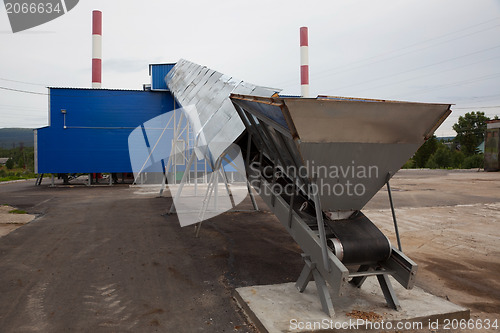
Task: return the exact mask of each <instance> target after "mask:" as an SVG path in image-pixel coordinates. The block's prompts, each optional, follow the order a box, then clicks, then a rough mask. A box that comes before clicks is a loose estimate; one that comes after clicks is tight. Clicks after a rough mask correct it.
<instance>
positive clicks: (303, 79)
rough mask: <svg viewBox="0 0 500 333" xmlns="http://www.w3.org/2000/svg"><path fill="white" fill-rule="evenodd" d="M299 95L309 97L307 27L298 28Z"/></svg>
mask: <svg viewBox="0 0 500 333" xmlns="http://www.w3.org/2000/svg"><path fill="white" fill-rule="evenodd" d="M300 94H301V96H302V97H309V38H308V31H307V27H301V28H300Z"/></svg>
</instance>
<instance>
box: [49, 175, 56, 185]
mask: <svg viewBox="0 0 500 333" xmlns="http://www.w3.org/2000/svg"><path fill="white" fill-rule="evenodd" d="M50 186H52V187H54V186H56V184H55V180H54V174H52V179H51V183H50Z"/></svg>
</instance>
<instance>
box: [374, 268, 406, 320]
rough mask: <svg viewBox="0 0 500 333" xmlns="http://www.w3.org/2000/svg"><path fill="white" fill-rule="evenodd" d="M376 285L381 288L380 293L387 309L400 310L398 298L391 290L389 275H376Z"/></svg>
mask: <svg viewBox="0 0 500 333" xmlns="http://www.w3.org/2000/svg"><path fill="white" fill-rule="evenodd" d="M377 279H378V283H379V284H380V288H382V292H383V293H384V297H385V301H386V302H387V305H389V307H391V308H393V309H394V310H396V311H399V310H401V305H399V301H398V297H397V296H396V293H395V292H394V289H393V288H392V284H391V280H389V275H387V274H382V275H377Z"/></svg>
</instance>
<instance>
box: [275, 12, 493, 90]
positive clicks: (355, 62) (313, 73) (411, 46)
mask: <svg viewBox="0 0 500 333" xmlns="http://www.w3.org/2000/svg"><path fill="white" fill-rule="evenodd" d="M498 20H499V18H498V17H497V18H494V19H491V20H488V21H485V22H482V23H478V24H475V25H471V26H468V27H465V28H462V29H460V30H457V31H454V32H450V33H446V34H443V35H441V36H438V37H434V38H431V39H427V40H424V41H421V42H417V43H414V44H411V45H408V46H405V47H403V48H400V49H396V50H393V51H388V52H383V53H380V54H378V55H374V56H371V57H368V58H365V59H360V60H357V61H354V62H352V63H350V64H347V65H342V66H338V67H334V68H331V69H327V70H325V71H321V72H318V71H314V70H313V71H312V72H311V77H312V78H316V79H317V78H321V77H323V76H324V75H323V76H321V74H325V73H327V72H331V71H335V70H337V69H343V68H345V66H352V65H355V64H358V63H363V62H366V61H369V60H371V59H376V58H380V57H382V56H385V55H388V54H392V53H396V52H400V51H402V50H406V49H409V48H413V47H414V46H417V45H421V44H425V43H428V42H430V41H434V40H437V39H441V38H443V37H446V36H450V35H454V34H457V33H459V32H462V31H465V30H469V29H472V28H475V27H478V26H481V25H485V24H488V23H491V22H494V21H498ZM497 26H498V25H495V26H493V27H489V28H486V29H483V30H480V31H476V32H473V33H470V34H467V35H464V36H460V37H456V38H453V39H450V40H446V41H444V42H441V43H438V44H433V45H431V46H427V47H424V48H421V49H418V50H416V51H419V50H423V49H427V48H430V47H433V46H436V45H441V44H443V43H448V42H450V41H454V40H456V39H460V38H464V37H468V36H470V35H473V34H477V33H480V32H483V31H486V30H490V29H493V28H495V27H497ZM416 51H412V52H416ZM408 53H411V52H406V53H403V54H400V55H396V56H394V57H389V58H385V59H381V60H378V61H375V62H369V63H367V64H364V65H360V66H357V67H354V68H348V69H344V70H341V71H338V72H334V73H332V74H338V73H342V72H345V71H349V70H353V69H357V68H360V67H364V66H367V65H371V64H374V63H378V62H382V61H386V60H390V59H393V58H397V57H400V56H402V55H406V54H408ZM317 73H319V76H318V75H317ZM328 75H330V74H328ZM328 75H327V76H328ZM291 82H292V80H286V81H281V82H279V84H276V86H283V87H287V86H290V85H291V84H292V83H291ZM281 83H282V84H281Z"/></svg>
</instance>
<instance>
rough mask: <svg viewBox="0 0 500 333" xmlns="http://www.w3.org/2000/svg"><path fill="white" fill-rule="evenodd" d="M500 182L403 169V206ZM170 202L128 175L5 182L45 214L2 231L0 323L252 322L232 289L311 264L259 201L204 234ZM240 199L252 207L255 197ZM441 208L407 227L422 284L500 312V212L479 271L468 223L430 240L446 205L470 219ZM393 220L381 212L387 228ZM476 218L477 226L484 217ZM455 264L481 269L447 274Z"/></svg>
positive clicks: (294, 273) (382, 202)
mask: <svg viewBox="0 0 500 333" xmlns="http://www.w3.org/2000/svg"><path fill="white" fill-rule="evenodd" d="M499 189H500V174H499V173H473V172H463V173H461V172H447V171H428V170H423V171H418V170H416V171H414V170H411V171H408V172H407V171H404V172H402V173H399V174H397V175H396V176H395V178H394V180H393V191H394V193H393V196H394V201H395V203H396V206H397V207H402V208H403V211H398V213H402V214H403V216H402V220H403V221H404V220H405V218H404V214H405V213H404V209H405V208H408V210H409V211H410V210H411V211H412V212H413V213H414V215H415V212H416V210H412V208H419V209H423V211H431V209H435V210H439V209H441V208H442V207H445V209H447V207H462V206H464V205H465V206H467V207H469V208H467V207H466V209H469V210H472V211H473V212H474V211H475V210H476V209H477V205H490V206H491V204H494V203H498V202H500V191H499ZM171 202H172V199H171V198H170V197H161V198H159V197H157V196H156V195H151V194H144V193H141V192H140V189H138V188H135V187H129V186H128V185H115V186H106V185H101V186H92V187H87V186H84V185H75V186H61V185H58V186H56V187H49V186H48V185H42V186H39V187H35V186H33V182H31V181H30V182H20V183H12V184H0V204H9V205H10V206H13V207H16V208H18V209H23V210H26V211H27V212H28V213H30V214H35V215H36V216H37V218H36V219H35V220H33V221H32V222H30V223H28V224H26V225H24V226H22V227H21V228H18V229H17V230H15V231H13V232H11V233H9V234H8V235H6V236H3V237H1V238H0V332H89V331H92V332H154V331H157V332H235V331H236V332H254V331H255V328H254V327H253V326H252V325H251V323H249V322H248V321H247V319H246V317H245V316H244V314H243V313H242V312H241V310H240V309H239V308H238V306H237V305H236V303H235V301H234V299H233V298H232V293H233V291H234V288H236V287H242V286H252V285H263V284H275V283H283V282H290V281H295V280H296V279H297V277H298V275H299V273H300V271H301V269H302V266H303V263H302V260H301V256H300V253H301V251H300V248H299V247H298V246H297V245H296V244H295V242H294V241H293V240H292V239H291V237H290V236H289V235H288V233H287V232H286V231H285V230H284V229H283V228H282V227H281V224H280V223H279V221H278V220H277V219H276V218H275V217H274V216H273V215H272V214H270V213H269V212H268V211H266V209H267V207H265V205H264V204H263V203H262V202H261V201H260V200H258V202H259V206H260V208H261V209H262V211H260V212H232V213H231V212H230V213H225V214H222V215H219V216H216V217H214V218H212V219H210V220H209V221H206V222H204V223H203V227H202V229H201V233H200V237H199V238H196V237H195V234H194V228H193V227H192V226H191V227H185V228H181V227H180V226H179V223H178V220H177V217H176V216H175V215H166V214H165V213H166V211H167V210H168V208H169V207H170V204H171ZM490 206H485V207H490ZM440 207H441V208H440ZM481 207H482V206H481ZM238 208H240V209H244V210H247V209H251V204H250V200H249V199H248V198H247V199H246V200H245V201H244V202H243V203H242V204H240V205H239V206H238ZM387 208H388V201H387V193H386V191H385V190H382V191H381V192H380V193H379V194H377V196H376V197H375V198H374V199H373V200H372V201H371V202H370V203H369V204H368V206H367V210H368V211H369V212H371V214H372V215H373V216H374V217H375V218H374V222H376V223H377V221H376V220H377V219H378V220H380V219H381V218H382V219H383V220H384V221H385V220H388V219H389V216H390V215H389V213H388V210H387ZM457 209H458V208H457ZM460 209H462V208H460ZM488 209H489V208H488ZM495 209H497V210H496V211H497V212H498V208H495ZM377 214H378V215H377ZM436 214H438V215H435V216H437V217H436V218H434V220H433V221H432V223H429V224H428V225H425V228H424V229H423V230H417V231H414V230H413V231H412V229H408V230H405V227H404V226H403V225H401V226H400V229H401V231H402V235H403V239H402V240H403V245H404V246H406V251H405V252H406V253H407V254H408V255H409V256H410V257H411V258H412V259H414V260H416V261H417V263H419V261H418V259H420V260H425V262H423V265H422V269H421V270H419V274H418V277H417V285H419V286H422V287H424V289H426V290H430V291H432V292H433V293H435V294H439V295H440V296H442V297H449V298H451V300H452V301H456V302H457V303H458V304H461V305H464V306H470V307H471V313H472V314H476V313H477V314H478V315H480V316H482V317H481V318H484V317H488V316H490V317H491V316H496V317H499V315H498V314H499V313H500V305H499V301H498V299H497V301H496V302H495V298H496V296H495V295H497V293H498V283H497V282H495V281H496V279H497V277H498V276H499V275H500V260H499V259H498V258H499V254H500V253H499V252H498V246H497V245H495V244H497V240H498V238H499V232H498V230H500V228H498V223H499V219H498V217H497V216H498V215H495V214H493V215H491V216H490V215H488V216H486V217H483V219H486V221H490V220H491V223H489V224H487V225H488V226H489V227H490V228H491V232H489V235H490V238H491V239H490V240H489V243H488V247H487V248H486V249H485V250H484V251H483V252H484V255H485V256H486V257H487V258H488V260H487V261H485V260H483V261H481V262H480V263H479V264H478V265H479V266H481V265H487V267H484V268H482V270H481V271H480V272H472V270H474V269H475V268H474V267H475V266H471V265H472V264H470V265H469V266H464V262H462V261H461V259H460V257H458V256H459V255H460V254H461V253H463V254H464V256H465V257H466V258H467V259H471V258H472V259H474V258H475V257H471V256H470V253H469V252H471V251H467V249H468V248H467V246H469V245H470V242H469V243H467V242H463V239H460V237H467V236H466V235H467V230H465V232H464V233H461V234H460V235H461V236H460V237H458V238H457V237H454V238H453V239H449V240H447V241H446V242H447V244H445V245H446V246H445V247H448V246H452V245H453V244H452V242H455V243H458V245H460V244H462V245H461V247H460V246H459V247H458V248H457V247H456V246H455V250H456V251H455V252H453V250H450V255H448V251H445V250H443V249H444V248H445V247H439V246H438V245H439V244H440V243H439V242H428V243H427V242H424V241H422V239H427V238H424V236H425V233H427V234H428V235H432V234H433V233H435V231H434V230H433V227H432V225H433V224H437V223H439V222H440V219H441V218H440V217H439V216H441V215H439V214H446V216H452V217H453V220H454V221H458V222H460V221H461V220H460V219H461V217H462V216H463V211H462V210H459V211H452V210H447V211H445V212H440V213H439V212H437V213H436ZM410 215H411V214H410ZM420 215H421V214H420ZM420 215H419V216H420ZM368 216H371V215H370V214H368ZM433 216H434V215H433ZM431 218H432V216H431V217H429V219H431ZM458 222H457V223H458ZM467 222H470V220H468V221H467ZM384 223H386V224H387V226H386V225H383V224H384ZM391 223H392V221H390V220H388V221H385V222H383V223H382V225H381V228H382V230H384V231H385V230H386V229H387V230H388V228H389V227H388V226H390V224H391ZM467 228H469V229H471V232H472V231H474V224H470V225H468V227H467ZM414 229H415V228H414ZM406 231H408V232H409V234H410V236H409V237H407V238H405V236H404V232H406ZM412 232H414V235H412V234H411V233H412ZM440 232H441V234H442V235H443V228H441V229H440ZM444 232H445V234H444V236H443V237H444V239H447V238H446V228H444ZM417 235H421V236H422V239H420V240H419V242H417V241H416V240H418V239H417V238H418V237H416V236H417ZM428 235H427V236H428ZM463 235H465V236H463ZM413 239H414V240H415V241H414V242H413V243H412V242H411V240H413ZM479 241H481V240H479ZM405 242H406V243H405ZM422 242H423V243H422ZM446 242H445V243H446ZM421 243H422V244H424V243H425V244H424V245H422V244H421ZM431 245H432V246H434V247H432V246H431ZM443 246H444V245H443ZM464 247H465V249H466V250H465V251H464ZM483 252H481V253H479V254H478V256H480V255H483V254H482V253H483ZM431 254H432V257H430V255H431ZM439 258H441V259H440V260H439ZM477 258H478V260H479V259H481V258H483V257H477ZM454 263H457V265H456V267H460V266H459V265H461V266H462V267H464V268H463V270H464V271H465V272H469V273H471V272H472V273H474V274H462V275H460V276H458V277H459V278H457V276H456V273H455V272H453V273H451V274H447V273H450V272H452V271H451V270H452V268H453V267H455V266H453V264H454ZM476 266H477V265H476ZM477 269H478V268H477ZM476 273H477V274H476ZM464 286H465V287H464ZM460 292H462V294H460ZM463 293H465V294H463ZM455 295H458V296H460V295H461V296H460V297H456V298H455V297H454V296H455ZM464 295H465V296H464ZM467 295H469V296H470V297H469V298H467ZM471 297H475V298H474V302H467V300H470V298H471ZM491 297H493V301H492V299H491ZM498 298H499V299H500V297H498ZM478 299H479V300H478ZM481 300H483V301H484V302H481ZM474 304H477V307H474V306H475V305H474Z"/></svg>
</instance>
